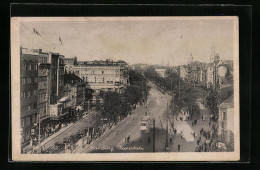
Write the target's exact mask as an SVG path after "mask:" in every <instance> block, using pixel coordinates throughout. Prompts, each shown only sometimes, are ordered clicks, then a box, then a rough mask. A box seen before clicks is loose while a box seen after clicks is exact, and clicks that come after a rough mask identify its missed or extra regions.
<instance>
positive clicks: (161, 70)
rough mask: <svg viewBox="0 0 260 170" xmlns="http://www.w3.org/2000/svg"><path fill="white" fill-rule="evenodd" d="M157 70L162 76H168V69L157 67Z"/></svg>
mask: <svg viewBox="0 0 260 170" xmlns="http://www.w3.org/2000/svg"><path fill="white" fill-rule="evenodd" d="M155 71H156V72H157V73H158V74H159V75H160V76H161V77H166V72H165V71H166V69H159V68H156V69H155Z"/></svg>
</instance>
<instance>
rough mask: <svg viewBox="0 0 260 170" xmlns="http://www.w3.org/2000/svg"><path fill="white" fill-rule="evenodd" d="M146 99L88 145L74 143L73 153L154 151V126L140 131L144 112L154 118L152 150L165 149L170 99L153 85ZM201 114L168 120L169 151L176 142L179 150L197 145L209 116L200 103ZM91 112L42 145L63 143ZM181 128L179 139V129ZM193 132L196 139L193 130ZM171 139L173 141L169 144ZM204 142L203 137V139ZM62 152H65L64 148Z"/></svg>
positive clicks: (87, 123) (87, 120) (190, 149)
mask: <svg viewBox="0 0 260 170" xmlns="http://www.w3.org/2000/svg"><path fill="white" fill-rule="evenodd" d="M150 86H151V87H152V88H151V89H150V93H149V96H148V100H147V107H146V106H138V107H137V108H136V109H135V110H133V111H132V114H131V115H129V116H128V117H127V118H125V119H124V120H122V121H120V122H118V124H117V125H114V126H113V127H112V128H111V129H110V130H107V131H106V132H105V133H104V134H103V135H101V137H100V138H98V139H96V140H95V141H93V142H92V143H91V144H84V147H83V148H82V145H81V143H82V142H81V140H79V141H78V142H77V144H76V147H77V148H75V150H74V151H73V153H100V152H106V153H110V152H117V153H118V152H152V151H153V147H152V146H153V133H152V130H153V127H152V124H151V126H150V127H151V128H150V130H149V132H144V131H141V130H140V123H141V119H142V118H143V117H144V116H145V114H146V112H147V113H148V115H150V117H151V118H152V119H154V120H155V152H164V151H165V143H166V127H167V126H166V124H167V105H169V103H170V101H171V96H169V95H168V94H162V93H161V92H160V91H159V90H158V89H157V88H156V87H155V86H154V85H153V84H150ZM198 105H199V107H200V114H199V115H194V116H193V119H192V120H183V121H181V120H178V121H177V120H176V119H175V117H174V116H172V115H171V116H170V119H168V120H170V121H168V148H169V150H168V151H169V152H177V151H178V144H180V146H181V149H180V151H181V152H194V151H195V148H196V146H197V145H196V141H197V139H198V137H199V131H200V129H201V128H202V127H203V128H204V129H205V130H208V129H209V126H208V123H209V120H208V119H207V120H204V121H202V120H201V116H204V117H209V114H208V110H207V109H206V108H205V107H204V106H203V105H202V104H201V103H198ZM93 114H94V113H91V114H89V115H87V116H85V117H84V118H83V119H81V120H80V121H78V122H76V123H75V124H71V125H69V126H70V127H68V128H65V130H62V132H61V133H60V134H58V135H56V136H55V137H53V139H51V140H49V141H48V142H43V145H42V146H44V147H45V148H48V147H50V146H53V145H54V144H55V143H56V142H62V141H63V139H64V138H66V137H69V136H70V135H71V134H73V133H77V132H78V131H79V130H82V129H84V128H86V127H87V126H91V119H92V116H93ZM195 119H197V120H198V122H197V125H195V126H192V121H193V120H195ZM170 122H171V123H172V124H174V128H176V130H177V134H176V135H174V134H173V131H172V130H173V129H172V126H171V124H170ZM181 131H183V135H182V138H181V134H180V132H181ZM194 132H195V133H196V134H197V136H196V138H194V137H193V133H194ZM129 135H130V141H129V142H127V141H125V138H126V137H128V136H129ZM170 138H172V141H173V144H170ZM202 141H203V140H202ZM63 152H64V151H63Z"/></svg>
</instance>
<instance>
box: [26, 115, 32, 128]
mask: <svg viewBox="0 0 260 170" xmlns="http://www.w3.org/2000/svg"><path fill="white" fill-rule="evenodd" d="M30 123H31V120H30V116H28V117H26V126H28V125H30Z"/></svg>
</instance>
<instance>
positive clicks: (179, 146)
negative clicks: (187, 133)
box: [178, 144, 181, 152]
mask: <svg viewBox="0 0 260 170" xmlns="http://www.w3.org/2000/svg"><path fill="white" fill-rule="evenodd" d="M180 150H181V145H180V144H178V152H179V151H180Z"/></svg>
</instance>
